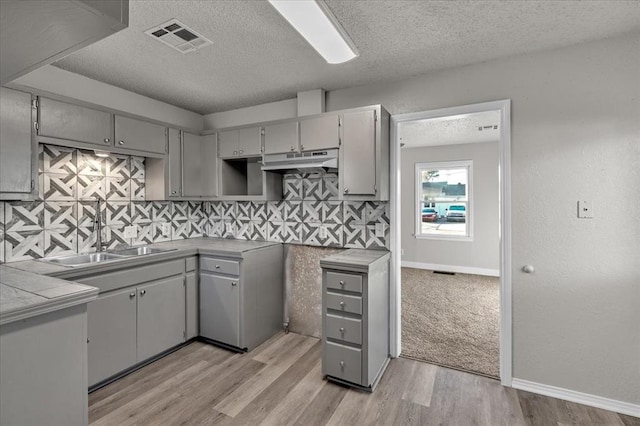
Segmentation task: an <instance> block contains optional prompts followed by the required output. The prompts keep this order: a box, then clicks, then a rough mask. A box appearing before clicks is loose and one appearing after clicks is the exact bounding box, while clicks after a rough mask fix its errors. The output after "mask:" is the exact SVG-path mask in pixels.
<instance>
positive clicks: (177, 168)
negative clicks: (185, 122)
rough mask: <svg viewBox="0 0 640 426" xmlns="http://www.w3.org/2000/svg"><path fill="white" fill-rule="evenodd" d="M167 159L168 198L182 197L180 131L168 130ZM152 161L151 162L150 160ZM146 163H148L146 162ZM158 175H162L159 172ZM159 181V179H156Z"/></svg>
mask: <svg viewBox="0 0 640 426" xmlns="http://www.w3.org/2000/svg"><path fill="white" fill-rule="evenodd" d="M168 133H169V142H168V144H169V158H168V160H167V163H168V167H167V170H166V172H167V173H168V174H169V197H181V196H182V148H181V146H182V145H181V144H182V142H181V141H180V130H178V129H171V128H170V129H169V131H168ZM152 161H153V160H152ZM147 162H148V161H147ZM160 173H163V171H162V170H161V171H160ZM158 180H160V179H158Z"/></svg>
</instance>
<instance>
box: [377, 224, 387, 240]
mask: <svg viewBox="0 0 640 426" xmlns="http://www.w3.org/2000/svg"><path fill="white" fill-rule="evenodd" d="M384 227H385V226H384V223H376V237H378V238H383V237H384Z"/></svg>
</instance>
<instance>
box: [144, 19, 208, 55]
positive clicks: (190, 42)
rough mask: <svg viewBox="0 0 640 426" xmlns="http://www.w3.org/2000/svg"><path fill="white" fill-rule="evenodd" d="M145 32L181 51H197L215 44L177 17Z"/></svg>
mask: <svg viewBox="0 0 640 426" xmlns="http://www.w3.org/2000/svg"><path fill="white" fill-rule="evenodd" d="M144 33H145V34H147V35H148V36H150V37H151V38H154V39H156V40H158V41H161V42H162V43H164V44H166V45H167V46H169V47H171V48H173V49H175V50H177V51H178V52H180V53H190V52H195V51H196V50H198V49H202V48H203V47H206V46H209V45H210V44H213V43H212V42H211V40H209V39H207V38H205V37H203V36H202V35H201V34H199V33H197V32H196V31H194V30H192V29H191V28H189V27H187V26H186V25H184V24H183V23H182V22H180V21H178V20H177V19H171V20H169V21H167V22H165V23H163V24H160V25H156V26H154V27H152V28H149V29H148V30H147V31H145V32H144Z"/></svg>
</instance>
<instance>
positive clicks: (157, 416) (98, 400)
mask: <svg viewBox="0 0 640 426" xmlns="http://www.w3.org/2000/svg"><path fill="white" fill-rule="evenodd" d="M320 363H321V354H320V341H319V340H318V339H314V338H311V337H305V336H301V335H297V334H294V333H290V334H278V335H276V336H274V337H273V338H271V339H270V340H269V341H267V342H265V343H264V344H262V345H261V346H259V347H258V348H256V349H255V350H254V351H252V352H250V353H246V354H236V353H233V352H229V351H227V350H224V349H220V348H217V347H215V346H211V345H208V344H204V343H200V342H195V343H192V344H190V345H188V346H185V347H184V348H182V349H180V350H178V351H176V352H174V353H172V354H170V355H168V356H166V357H164V358H162V359H160V360H158V361H156V362H154V363H152V364H149V365H148V366H146V367H144V368H142V369H140V370H138V371H136V372H134V373H132V374H130V375H128V376H126V377H124V378H122V379H120V380H118V381H116V382H114V383H111V384H110V385H108V386H105V387H103V388H102V389H99V390H97V391H95V392H93V393H91V394H90V395H89V422H90V424H91V425H96V426H97V425H118V426H120V425H214V424H216V425H217V424H220V425H258V424H260V425H289V424H296V425H326V424H328V425H374V424H378V425H414V424H415V425H418V424H420V425H492V426H493V425H567V424H580V425H618V426H632V425H633V426H640V419H637V418H634V417H629V416H624V415H619V414H616V413H613V412H610V411H605V410H600V409H596V408H591V407H587V406H584V405H580V404H575V403H571V402H566V401H561V400H558V399H554V398H548V397H544V396H539V395H535V394H531V393H527V392H522V391H517V390H515V389H511V388H505V387H502V386H501V385H500V383H499V382H498V381H496V380H493V379H489V378H486V377H481V376H476V375H473V374H469V373H464V372H460V371H456V370H450V369H447V368H443V367H438V366H435V365H431V364H426V363H422V362H419V361H413V360H409V359H404V358H398V359H394V360H392V361H391V362H390V364H389V367H388V368H387V371H386V373H385V374H384V376H383V378H382V380H381V382H380V384H379V385H378V387H377V388H376V391H375V392H374V393H372V394H370V393H366V392H361V391H356V390H352V389H347V388H345V387H342V386H339V385H336V384H334V383H331V382H328V381H326V380H323V379H322V377H321V366H320Z"/></svg>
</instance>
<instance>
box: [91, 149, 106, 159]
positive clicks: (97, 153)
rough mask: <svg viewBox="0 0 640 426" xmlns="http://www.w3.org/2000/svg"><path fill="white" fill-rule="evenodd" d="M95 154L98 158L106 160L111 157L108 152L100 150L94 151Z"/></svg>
mask: <svg viewBox="0 0 640 426" xmlns="http://www.w3.org/2000/svg"><path fill="white" fill-rule="evenodd" d="M93 153H94V154H96V157H102V158H106V157H108V156H109V153H108V152H107V151H100V150H99V149H94V150H93Z"/></svg>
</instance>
